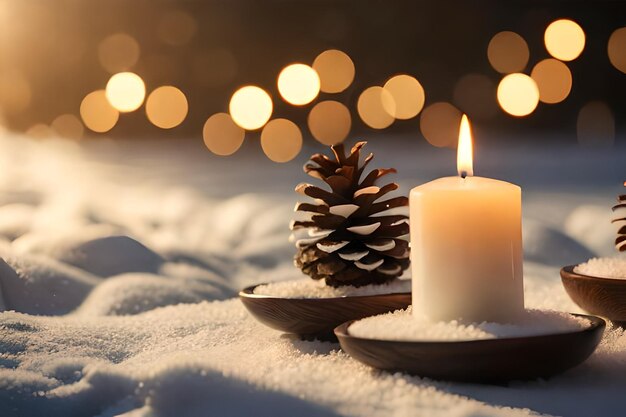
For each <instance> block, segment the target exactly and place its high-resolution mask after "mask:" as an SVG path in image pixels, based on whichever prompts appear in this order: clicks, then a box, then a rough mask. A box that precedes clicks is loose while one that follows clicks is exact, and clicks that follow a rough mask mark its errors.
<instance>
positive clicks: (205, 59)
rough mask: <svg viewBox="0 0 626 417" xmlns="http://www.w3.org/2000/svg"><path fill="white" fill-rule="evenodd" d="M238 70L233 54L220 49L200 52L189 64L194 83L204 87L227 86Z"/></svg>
mask: <svg viewBox="0 0 626 417" xmlns="http://www.w3.org/2000/svg"><path fill="white" fill-rule="evenodd" d="M238 68H239V64H238V62H237V59H236V58H235V56H234V55H233V53H232V52H231V51H229V50H227V49H221V48H217V49H210V50H208V51H200V52H199V53H198V54H197V55H195V56H194V58H193V62H192V64H191V72H192V76H193V78H194V81H195V82H196V83H198V85H201V86H206V87H219V86H222V85H224V84H227V83H228V82H230V81H231V80H232V79H233V78H235V75H237V71H238Z"/></svg>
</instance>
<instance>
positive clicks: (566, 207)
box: [0, 134, 626, 417]
mask: <svg viewBox="0 0 626 417" xmlns="http://www.w3.org/2000/svg"><path fill="white" fill-rule="evenodd" d="M396 139H398V138H385V137H380V134H377V135H376V136H375V137H372V138H371V140H370V141H369V143H368V145H367V146H368V148H369V149H368V150H370V151H373V152H375V153H376V159H375V161H374V162H373V163H372V164H371V166H372V167H377V166H394V167H396V168H398V171H399V175H397V176H395V178H394V180H397V181H398V183H399V184H400V190H399V191H400V192H402V193H405V194H406V193H408V190H409V189H410V188H411V187H413V186H415V185H417V184H420V183H423V182H426V181H428V180H430V179H432V178H436V177H440V176H445V175H451V174H454V173H455V172H456V170H455V167H454V163H455V156H454V151H453V150H446V149H435V148H431V147H428V146H426V145H424V144H423V141H419V140H417V139H416V138H414V137H411V138H407V139H406V140H399V141H398V140H396ZM390 141H391V142H393V144H394V146H391V142H390ZM572 142H575V140H572ZM306 146H307V147H308V148H307V147H305V149H303V152H302V155H301V156H300V157H299V158H298V160H296V161H293V162H290V163H287V164H274V163H271V162H269V161H265V160H264V159H262V158H263V157H262V153H261V152H260V150H259V149H257V147H258V145H257V142H255V141H254V140H252V141H247V142H246V144H245V146H244V149H243V150H242V151H241V152H239V153H237V154H236V155H235V156H233V157H230V158H219V157H215V156H212V155H210V154H209V153H208V152H207V151H206V150H205V149H204V146H203V144H202V141H201V140H200V141H198V140H182V139H174V138H171V140H170V139H168V140H162V141H152V140H148V139H141V140H132V141H109V140H106V139H97V140H96V139H89V140H85V141H83V142H82V143H80V144H77V143H72V142H65V141H56V140H48V141H39V142H36V141H30V140H27V139H24V138H21V137H15V136H11V135H8V134H4V135H0V167H1V168H0V257H1V258H2V259H4V263H0V309H3V310H6V311H4V312H0V415H2V417H12V416H43V415H45V416H50V417H57V416H63V417H66V416H69V417H73V416H80V417H83V416H102V417H110V416H115V415H125V416H172V415H176V416H206V415H216V416H229V415H231V416H232V415H236V416H242V415H243V416H245V415H258V416H283V415H289V416H293V415H297V416H299V417H300V416H301V417H308V416H318V415H319V416H321V415H324V416H334V415H349V416H398V417H403V416H429V417H431V416H432V417H439V416H445V417H448V416H451V417H465V416H474V417H475V416H531V415H537V414H549V415H565V416H574V417H577V416H589V415H616V414H620V413H621V411H622V410H623V402H622V400H621V398H622V397H623V392H625V391H626V379H625V378H624V375H625V374H626V360H625V358H626V337H625V336H624V334H623V331H622V330H620V329H610V330H609V331H607V333H606V336H605V338H604V340H603V342H602V344H601V346H600V349H599V350H598V351H597V352H596V353H595V354H594V355H593V356H592V357H591V358H590V359H589V360H588V361H587V362H585V364H583V365H581V366H580V367H577V368H575V369H573V370H571V371H569V372H567V373H565V374H563V375H561V376H558V377H555V378H553V379H550V380H548V381H531V382H525V383H520V382H518V383H512V384H510V385H509V386H483V385H472V384H456V383H447V382H436V381H430V380H426V379H420V378H417V377H410V376H407V375H403V374H387V373H384V372H378V371H374V370H372V369H370V368H368V367H366V366H364V365H361V364H359V363H358V362H356V361H354V360H352V359H351V358H350V357H349V356H348V355H346V354H344V353H342V352H341V351H340V350H339V349H338V345H336V344H331V343H322V342H304V341H300V340H298V339H296V338H294V337H291V336H287V335H282V334H281V333H280V332H277V331H274V330H271V329H269V328H267V327H265V326H263V325H261V324H259V323H258V322H257V321H256V320H254V319H253V318H252V317H251V316H250V315H249V314H248V313H247V312H246V310H245V309H244V307H243V306H242V305H241V303H240V301H239V300H237V299H233V297H235V296H236V294H237V292H238V291H239V290H240V289H241V288H243V287H245V286H248V285H252V284H258V283H262V282H275V281H287V280H294V279H299V278H301V277H302V274H301V273H300V272H299V271H297V270H295V268H294V267H293V264H292V257H293V254H294V248H293V246H292V244H291V243H289V242H288V241H287V237H288V235H289V230H288V222H289V220H290V219H291V217H292V216H293V213H292V210H291V208H292V207H293V205H294V203H295V201H296V200H297V197H298V195H297V194H296V193H294V192H293V187H294V185H295V184H296V183H298V182H301V181H304V180H306V175H305V174H304V173H303V172H302V169H301V166H302V164H303V163H304V161H305V159H306V156H307V155H308V154H311V153H313V152H318V151H321V150H322V149H321V147H320V146H319V145H315V146H313V145H312V144H311V143H308V144H307V145H306ZM309 146H310V147H309ZM554 154H555V152H554V150H551V149H547V148H546V147H545V146H544V147H543V148H541V149H533V148H532V147H531V148H528V149H523V148H518V149H516V148H513V149H506V148H503V147H498V148H493V149H491V147H490V146H481V147H480V152H478V153H477V155H476V157H477V161H476V172H477V174H480V175H483V176H490V177H496V178H501V179H505V180H508V181H511V182H515V183H518V184H521V185H522V186H523V190H524V214H525V217H524V222H525V223H526V222H535V226H533V227H531V228H529V229H528V230H527V232H526V233H527V234H526V236H525V239H527V240H528V242H529V243H530V246H529V247H528V248H527V255H528V258H527V260H526V262H525V265H524V267H525V293H526V302H527V307H528V308H541V309H554V310H560V311H571V312H577V311H579V309H577V308H576V306H575V305H574V304H573V303H572V302H571V301H570V300H569V298H568V297H567V294H566V293H565V291H564V290H563V288H562V285H561V283H560V278H559V274H558V270H559V268H560V267H561V266H562V265H560V264H558V263H559V262H563V263H564V264H565V263H567V264H576V263H580V262H584V261H586V260H587V259H577V258H578V257H579V256H583V255H584V256H586V254H587V253H591V254H593V255H592V256H611V255H612V254H613V252H612V248H611V243H610V240H611V239H612V238H613V237H614V236H613V235H612V233H613V232H611V233H609V231H606V232H603V234H602V236H605V238H602V237H601V236H600V234H598V236H600V237H598V236H593V239H587V237H589V238H591V237H592V236H591V232H592V231H594V230H599V229H600V228H603V227H604V226H605V220H606V219H604V218H599V217H598V218H597V219H596V218H595V217H594V216H591V215H581V214H579V213H580V211H578V208H579V207H581V206H584V205H586V206H593V207H596V208H597V210H596V211H594V213H595V212H597V213H600V212H603V210H604V209H606V210H607V211H610V206H611V205H612V204H613V201H614V199H615V195H617V194H618V193H619V192H621V191H622V190H621V188H622V187H621V180H622V179H623V178H621V177H619V173H620V172H622V167H623V161H622V159H623V158H622V156H621V155H623V150H622V151H620V150H619V149H618V150H611V151H608V152H605V153H600V152H596V153H593V154H589V153H588V152H587V151H585V152H583V151H579V150H576V149H571V148H565V147H563V148H560V149H559V150H558V154H559V158H558V159H555V158H554V157H553V155H554ZM588 213H591V211H589V212H588ZM608 216H610V213H608V214H607V217H608ZM529 224H530V223H529ZM595 228H597V229H595ZM569 239H571V240H572V241H570V240H569ZM603 239H608V240H609V244H608V245H601V244H600V243H601V242H602V241H603ZM533 242H534V243H533ZM561 243H564V244H566V247H564V248H565V249H564V250H563V251H561V252H558V251H559V246H562V245H561ZM587 251H588V252H587ZM589 257H591V256H589ZM574 258H576V259H574Z"/></svg>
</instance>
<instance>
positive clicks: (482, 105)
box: [452, 74, 498, 120]
mask: <svg viewBox="0 0 626 417" xmlns="http://www.w3.org/2000/svg"><path fill="white" fill-rule="evenodd" d="M452 97H453V99H454V100H453V101H454V104H456V105H457V106H458V107H459V108H460V109H461V110H463V111H464V112H465V113H467V114H469V115H470V116H471V117H472V118H474V119H482V120H486V119H490V118H492V117H493V116H495V114H496V113H497V111H498V105H497V104H496V85H495V84H494V82H493V81H492V80H491V79H490V78H489V77H487V76H486V75H482V74H467V75H464V76H463V77H461V78H460V79H459V81H457V83H456V84H455V86H454V92H453V95H452Z"/></svg>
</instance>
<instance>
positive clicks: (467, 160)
mask: <svg viewBox="0 0 626 417" xmlns="http://www.w3.org/2000/svg"><path fill="white" fill-rule="evenodd" d="M456 169H457V171H458V173H459V176H461V177H463V178H465V177H471V176H473V175H474V152H473V149H472V131H471V129H470V124H469V120H468V119H467V116H466V115H465V114H464V115H463V116H462V117H461V126H460V127H459V144H458V146H457V150H456Z"/></svg>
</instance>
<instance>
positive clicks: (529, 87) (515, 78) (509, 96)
mask: <svg viewBox="0 0 626 417" xmlns="http://www.w3.org/2000/svg"><path fill="white" fill-rule="evenodd" d="M498 103H499V104H500V107H502V109H503V110H504V111H505V112H507V113H509V114H510V115H513V116H518V117H521V116H527V115H529V114H530V113H532V112H533V111H535V109H536V108H537V104H539V89H538V88H537V84H536V83H535V81H534V80H533V79H532V78H530V77H529V76H528V75H526V74H521V73H515V74H509V75H507V76H505V77H504V78H502V80H501V81H500V84H498Z"/></svg>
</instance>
